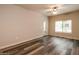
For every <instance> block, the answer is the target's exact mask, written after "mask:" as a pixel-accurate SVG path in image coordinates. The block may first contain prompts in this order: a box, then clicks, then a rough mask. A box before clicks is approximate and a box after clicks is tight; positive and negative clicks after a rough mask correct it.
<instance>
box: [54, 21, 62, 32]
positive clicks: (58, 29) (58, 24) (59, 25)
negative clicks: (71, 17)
mask: <svg viewBox="0 0 79 59" xmlns="http://www.w3.org/2000/svg"><path fill="white" fill-rule="evenodd" d="M55 32H62V21H56V22H55Z"/></svg>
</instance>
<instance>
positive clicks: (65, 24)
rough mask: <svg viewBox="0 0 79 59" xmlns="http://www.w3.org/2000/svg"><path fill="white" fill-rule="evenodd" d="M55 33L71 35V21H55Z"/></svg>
mask: <svg viewBox="0 0 79 59" xmlns="http://www.w3.org/2000/svg"><path fill="white" fill-rule="evenodd" d="M55 32H65V33H71V32H72V21H71V20H66V21H56V22H55Z"/></svg>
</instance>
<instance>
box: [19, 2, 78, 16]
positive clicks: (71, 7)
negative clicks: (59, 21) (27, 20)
mask: <svg viewBox="0 0 79 59" xmlns="http://www.w3.org/2000/svg"><path fill="white" fill-rule="evenodd" d="M18 6H21V7H23V8H25V9H28V10H33V11H37V12H40V13H42V14H44V15H46V16H53V13H52V12H49V11H48V10H50V9H51V8H53V7H55V6H57V7H58V9H57V15H58V14H63V13H68V12H72V11H76V10H79V4H20V5H18Z"/></svg>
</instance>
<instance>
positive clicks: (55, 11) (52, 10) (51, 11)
mask: <svg viewBox="0 0 79 59" xmlns="http://www.w3.org/2000/svg"><path fill="white" fill-rule="evenodd" d="M62 6H63V5H55V6H52V7H50V8H49V9H47V10H46V11H47V13H51V14H53V15H56V14H57V13H58V10H60V9H62V8H63V7H62Z"/></svg>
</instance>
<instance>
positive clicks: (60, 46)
mask: <svg viewBox="0 0 79 59" xmlns="http://www.w3.org/2000/svg"><path fill="white" fill-rule="evenodd" d="M49 40H51V44H52V46H53V48H52V49H51V50H49V52H48V53H47V55H79V41H78V40H73V39H66V38H60V37H49ZM45 43H46V42H45Z"/></svg>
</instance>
